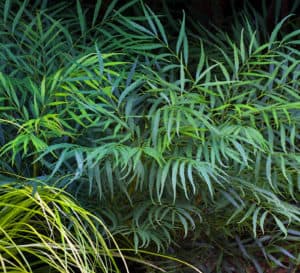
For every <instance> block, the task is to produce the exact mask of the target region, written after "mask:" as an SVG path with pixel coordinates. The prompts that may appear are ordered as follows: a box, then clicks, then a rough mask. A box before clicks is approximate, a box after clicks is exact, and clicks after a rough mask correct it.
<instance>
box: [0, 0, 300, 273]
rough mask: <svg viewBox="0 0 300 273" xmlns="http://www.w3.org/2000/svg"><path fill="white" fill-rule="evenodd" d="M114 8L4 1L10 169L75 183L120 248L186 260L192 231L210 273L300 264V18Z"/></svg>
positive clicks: (4, 158)
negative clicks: (211, 19) (211, 24)
mask: <svg viewBox="0 0 300 273" xmlns="http://www.w3.org/2000/svg"><path fill="white" fill-rule="evenodd" d="M117 2H118V1H111V2H110V4H109V5H108V6H101V1H97V4H96V5H95V7H94V8H93V9H87V8H85V7H84V6H83V5H81V4H80V1H77V2H76V5H75V6H73V5H71V4H68V3H65V2H60V1H59V2H58V3H57V4H55V5H51V6H50V5H49V6H48V5H47V1H35V2H34V3H31V6H29V5H28V1H19V2H18V1H8V0H7V1H1V2H0V3H1V6H0V12H1V14H0V20H1V21H0V27H1V29H0V33H1V38H2V39H1V41H0V48H1V51H0V52H1V53H0V54H1V57H0V69H1V73H0V124H1V127H0V143H1V145H2V146H1V149H0V154H1V159H0V171H1V173H2V174H3V175H5V176H7V177H18V179H19V180H20V179H23V180H24V181H27V182H28V181H29V182H30V183H32V184H33V185H36V184H39V183H43V184H46V185H51V186H53V185H55V186H56V187H60V188H65V189H66V190H67V191H69V192H71V193H72V194H73V195H74V196H76V198H77V199H78V201H79V202H80V203H81V204H82V205H83V206H84V207H86V208H88V209H89V210H91V211H92V212H93V213H95V214H97V215H98V216H99V217H100V218H101V219H102V220H103V221H104V222H105V224H106V225H107V226H108V227H109V229H110V231H111V232H112V233H113V234H114V235H115V236H116V238H118V236H120V237H121V238H124V237H126V238H127V239H128V243H127V242H123V247H128V248H132V247H133V248H135V249H139V248H147V249H150V250H153V251H156V250H159V251H167V252H170V251H175V252H176V253H177V254H178V255H183V257H184V255H185V254H184V251H183V248H182V246H183V245H182V239H183V238H187V240H186V241H188V244H187V249H188V251H190V252H191V251H192V252H193V253H194V259H193V258H192V261H193V263H195V264H197V265H198V266H199V268H200V269H201V270H203V271H204V272H233V271H232V270H236V271H235V272H246V271H245V270H246V268H247V266H248V265H249V264H252V265H253V266H254V267H255V268H256V270H257V272H263V271H262V270H263V269H262V268H263V266H264V265H265V264H266V263H268V266H269V267H270V266H272V265H276V266H283V267H290V268H296V266H297V265H298V264H299V263H300V256H299V255H298V254H299V246H300V232H299V231H298V230H299V226H300V210H299V207H298V200H299V197H300V196H299V193H300V175H299V168H300V154H299V141H300V135H299V126H300V111H299V109H300V103H299V98H300V94H299V76H300V73H299V67H300V62H299V55H300V50H299V44H300V40H299V35H300V31H299V30H298V29H297V24H296V22H294V21H293V18H292V17H286V18H284V19H283V20H282V21H278V22H277V24H276V27H275V28H274V30H273V31H272V33H270V35H269V34H268V33H267V31H266V30H265V31H262V29H263V28H260V29H258V27H259V26H260V25H263V24H264V22H263V20H257V21H256V22H255V20H253V18H261V17H259V14H254V15H253V11H249V12H245V13H244V14H243V15H235V23H234V24H233V30H232V31H231V32H224V31H222V30H215V33H213V34H212V33H211V32H209V31H207V30H205V29H204V28H202V27H201V26H197V27H196V28H195V27H194V28H193V29H199V32H197V33H195V32H193V33H192V32H190V31H188V28H186V24H187V22H186V15H185V14H184V13H183V17H182V20H181V22H177V21H176V20H175V19H174V18H172V17H170V14H169V13H168V12H167V10H166V11H165V12H166V14H167V16H160V15H156V14H154V13H153V12H152V10H151V9H149V8H148V7H147V6H144V5H143V3H141V2H140V1H129V2H128V3H127V4H126V5H124V6H117ZM134 5H139V8H140V11H142V12H141V13H139V12H138V11H137V12H136V15H135V16H131V17H129V16H128V15H127V16H126V15H125V14H126V11H128V9H130V8H133V6H134ZM167 22H169V23H167ZM252 22H253V23H252ZM285 26H287V27H288V31H286V32H284V31H282V29H283V27H285ZM172 33H177V36H176V37H174V36H173V34H172ZM7 179H8V178H3V180H4V181H5V180H7ZM123 241H125V240H123ZM177 243H179V245H180V247H179V249H178V247H177ZM191 249H193V250H191ZM181 252H182V253H181ZM189 255H190V254H189ZM187 258H188V259H191V257H190V256H189V257H187ZM232 268H234V269H232ZM178 270H179V269H178ZM237 270H239V271H237Z"/></svg>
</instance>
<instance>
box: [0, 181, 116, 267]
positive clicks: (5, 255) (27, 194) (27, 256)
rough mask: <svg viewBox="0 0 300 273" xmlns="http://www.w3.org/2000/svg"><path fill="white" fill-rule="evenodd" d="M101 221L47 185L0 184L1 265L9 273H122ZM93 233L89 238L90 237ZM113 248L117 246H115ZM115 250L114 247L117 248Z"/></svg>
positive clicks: (108, 235)
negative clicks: (14, 185) (107, 241)
mask: <svg viewBox="0 0 300 273" xmlns="http://www.w3.org/2000/svg"><path fill="white" fill-rule="evenodd" d="M99 226H101V227H102V228H104V229H105V230H106V227H105V226H104V225H103V223H102V222H101V221H100V220H99V219H97V218H95V217H94V216H92V215H91V214H90V213H89V212H87V211H86V210H84V209H83V208H81V207H80V206H78V205H77V204H76V203H75V202H74V200H73V199H72V198H71V197H70V196H68V195H67V194H66V193H64V192H62V191H60V190H57V189H55V188H51V187H42V188H39V189H38V190H37V191H36V192H33V189H32V187H21V188H14V187H11V186H1V188H0V241H1V245H0V264H1V270H2V272H4V273H13V272H24V273H25V272H28V273H29V272H31V273H38V272H41V273H42V272H50V271H51V272H63V273H71V272H120V271H119V269H118V266H117V265H116V262H115V260H114V258H113V255H116V253H117V252H115V253H114V252H113V251H111V250H110V249H109V247H108V245H107V244H106V242H105V241H106V240H108V239H109V240H110V239H112V237H111V234H110V233H109V232H108V231H107V234H106V235H104V234H101V233H100V232H99ZM91 234H92V236H91ZM116 247H117V245H116ZM116 251H118V249H117V250H116Z"/></svg>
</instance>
